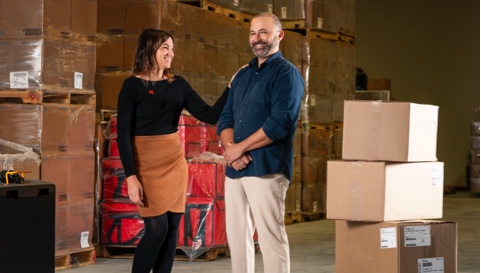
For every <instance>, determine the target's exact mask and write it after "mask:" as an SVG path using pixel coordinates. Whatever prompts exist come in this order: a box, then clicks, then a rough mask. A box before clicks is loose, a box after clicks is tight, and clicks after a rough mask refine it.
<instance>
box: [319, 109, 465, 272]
mask: <svg viewBox="0 0 481 273" xmlns="http://www.w3.org/2000/svg"><path fill="white" fill-rule="evenodd" d="M437 121H438V107H437V106H433V105H425V104H415V103H408V102H381V101H346V103H345V106H344V124H343V125H344V128H343V132H344V136H343V152H342V160H331V161H329V162H328V174H327V218H328V219H335V220H336V230H335V232H336V262H335V263H336V272H339V273H343V272H400V273H401V272H406V273H407V272H456V266H457V260H456V255H457V253H456V250H457V224H456V223H455V222H444V221H439V220H435V219H440V218H442V215H443V169H444V165H443V162H439V161H437V158H436V144H437V142H436V140H437V124H438V122H437Z"/></svg>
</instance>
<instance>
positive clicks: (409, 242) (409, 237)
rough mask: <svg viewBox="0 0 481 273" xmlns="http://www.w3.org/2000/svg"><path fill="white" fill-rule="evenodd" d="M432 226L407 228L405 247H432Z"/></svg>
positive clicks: (405, 230) (405, 228) (405, 229)
mask: <svg viewBox="0 0 481 273" xmlns="http://www.w3.org/2000/svg"><path fill="white" fill-rule="evenodd" d="M430 245H431V226H429V225H427V226H407V227H404V246H405V247H417V246H430Z"/></svg>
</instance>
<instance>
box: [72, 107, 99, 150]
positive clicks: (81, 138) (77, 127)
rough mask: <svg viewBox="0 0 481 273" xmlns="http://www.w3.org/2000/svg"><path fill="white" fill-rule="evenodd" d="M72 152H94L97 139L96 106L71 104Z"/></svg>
mask: <svg viewBox="0 0 481 273" xmlns="http://www.w3.org/2000/svg"><path fill="white" fill-rule="evenodd" d="M69 120H70V126H69V128H70V141H69V149H70V151H81V152H93V151H94V138H95V106H93V105H92V106H91V105H81V104H70V105H69Z"/></svg>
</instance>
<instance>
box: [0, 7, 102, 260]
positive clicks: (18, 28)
mask: <svg viewBox="0 0 481 273" xmlns="http://www.w3.org/2000/svg"><path fill="white" fill-rule="evenodd" d="M2 9H3V10H2V11H3V13H2V14H3V17H2V18H3V20H1V22H0V32H1V33H2V36H1V42H0V48H1V49H0V50H1V51H2V54H1V56H0V61H1V63H2V64H3V65H2V66H1V69H0V88H1V91H0V96H1V97H2V100H3V102H5V103H2V104H1V106H0V124H1V129H0V138H2V139H5V140H8V141H11V142H15V143H19V144H22V145H25V146H27V147H30V148H32V149H33V150H34V151H35V152H36V153H38V155H39V156H40V159H41V165H40V170H39V171H36V170H32V171H33V172H32V173H31V174H27V175H26V176H27V177H28V175H31V176H32V177H33V178H39V179H42V180H45V181H49V182H52V183H54V184H55V185H56V193H57V198H56V251H55V255H56V256H63V255H70V254H72V253H77V252H85V251H88V250H90V249H92V244H91V236H92V227H93V223H92V219H93V218H92V216H93V207H94V196H93V185H94V179H95V177H94V168H95V159H94V158H95V157H94V156H95V155H94V149H93V139H94V125H95V91H94V89H93V88H94V71H95V51H96V46H95V34H96V19H97V3H96V1H92V0H70V1H65V0H35V1H31V0H29V1H27V0H21V1H14V2H12V1H5V2H3V6H2ZM2 92H5V93H2ZM2 94H9V95H2ZM23 94H29V97H30V99H32V100H27V101H26V100H22V101H21V102H22V103H17V102H18V101H16V100H14V98H15V97H19V98H20V97H21V98H24V97H25V96H24V95H23ZM8 96H10V97H11V98H12V99H11V100H8V99H7V97H8ZM34 98H35V100H33V99H34ZM25 102H32V103H28V104H27V103H25ZM90 262H93V260H90Z"/></svg>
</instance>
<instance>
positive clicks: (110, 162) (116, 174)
mask: <svg viewBox="0 0 481 273" xmlns="http://www.w3.org/2000/svg"><path fill="white" fill-rule="evenodd" d="M100 164H101V177H102V181H103V182H102V198H103V199H118V198H129V195H128V188H127V181H126V180H125V178H126V177H125V172H124V168H123V166H122V162H121V161H120V158H119V157H104V158H102V159H101V162H100Z"/></svg>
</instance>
